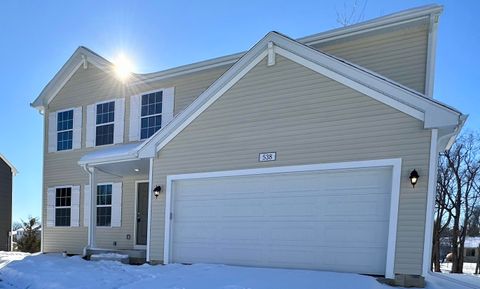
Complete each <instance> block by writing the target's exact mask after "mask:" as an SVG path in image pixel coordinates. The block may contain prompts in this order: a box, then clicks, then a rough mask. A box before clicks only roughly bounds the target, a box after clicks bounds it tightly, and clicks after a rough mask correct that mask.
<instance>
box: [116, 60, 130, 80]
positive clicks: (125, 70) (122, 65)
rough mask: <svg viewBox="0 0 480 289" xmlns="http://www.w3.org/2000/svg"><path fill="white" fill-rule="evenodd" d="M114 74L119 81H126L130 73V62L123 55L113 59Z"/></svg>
mask: <svg viewBox="0 0 480 289" xmlns="http://www.w3.org/2000/svg"><path fill="white" fill-rule="evenodd" d="M114 66H115V74H116V75H117V77H118V79H120V80H121V81H125V80H127V79H128V78H129V77H130V75H131V73H132V68H133V67H132V62H130V60H129V59H128V58H127V57H126V56H125V55H124V54H123V53H121V54H119V55H118V57H117V58H116V59H115V63H114Z"/></svg>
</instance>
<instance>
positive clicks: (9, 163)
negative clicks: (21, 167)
mask: <svg viewBox="0 0 480 289" xmlns="http://www.w3.org/2000/svg"><path fill="white" fill-rule="evenodd" d="M0 159H2V160H3V161H4V162H5V163H6V164H7V166H9V167H10V169H11V171H12V175H13V176H16V175H17V174H18V171H17V169H16V168H15V167H14V166H13V165H12V163H11V162H10V161H9V160H7V158H6V157H5V156H4V155H2V154H1V153H0Z"/></svg>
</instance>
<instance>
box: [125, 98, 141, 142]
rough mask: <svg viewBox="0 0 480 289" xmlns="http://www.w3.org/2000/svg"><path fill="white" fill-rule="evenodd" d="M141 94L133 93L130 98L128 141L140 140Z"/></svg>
mask: <svg viewBox="0 0 480 289" xmlns="http://www.w3.org/2000/svg"><path fill="white" fill-rule="evenodd" d="M141 97H142V96H141V95H134V96H132V97H131V98H130V129H129V133H128V139H129V140H130V141H137V140H140V101H141Z"/></svg>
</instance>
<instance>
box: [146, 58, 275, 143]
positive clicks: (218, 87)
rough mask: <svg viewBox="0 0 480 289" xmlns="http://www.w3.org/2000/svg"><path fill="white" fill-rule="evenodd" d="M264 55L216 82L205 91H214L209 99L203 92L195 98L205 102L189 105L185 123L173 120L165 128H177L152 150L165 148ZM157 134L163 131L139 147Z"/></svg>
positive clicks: (178, 119)
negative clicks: (198, 105) (225, 79)
mask: <svg viewBox="0 0 480 289" xmlns="http://www.w3.org/2000/svg"><path fill="white" fill-rule="evenodd" d="M266 55H267V51H266V50H263V51H262V52H261V53H260V54H259V55H258V56H257V57H255V59H253V60H252V61H251V62H250V63H248V64H247V65H246V66H245V67H244V68H243V69H242V70H240V71H239V72H238V74H235V73H236V72H232V71H231V72H232V74H233V75H229V76H226V77H229V78H230V79H229V80H228V82H227V83H226V84H223V83H221V82H219V81H216V82H215V83H214V84H212V85H211V86H210V87H209V88H208V89H207V91H208V92H210V91H216V92H215V93H214V94H213V96H211V97H210V96H209V95H208V94H205V92H204V93H202V95H201V96H200V97H202V96H203V97H202V99H201V100H199V98H200V97H199V98H197V100H199V101H200V102H201V101H204V100H206V102H205V103H204V104H203V105H201V106H200V107H199V108H198V109H197V108H196V106H195V104H196V103H195V102H194V103H192V104H191V105H189V106H188V107H187V108H186V109H185V110H184V111H183V113H184V114H186V115H190V116H189V117H188V118H187V119H186V120H185V121H183V120H181V119H180V118H175V119H173V120H172V121H171V122H170V123H169V125H167V126H166V127H169V126H170V127H171V126H175V125H178V127H177V128H176V129H175V130H174V131H173V132H172V133H169V134H168V135H167V136H166V137H165V138H164V139H163V140H162V141H161V142H160V143H158V144H155V147H156V149H154V151H159V150H160V148H162V147H163V146H165V145H166V144H167V143H168V142H169V141H170V140H172V139H173V138H174V137H175V136H176V135H177V134H178V133H180V132H181V131H182V130H183V129H184V128H185V127H187V126H188V125H189V124H190V123H191V122H192V121H193V120H194V119H195V118H197V117H198V116H199V115H200V114H201V113H202V112H203V111H205V110H206V109H207V108H208V107H209V106H210V105H211V104H212V103H214V102H215V101H216V100H217V99H218V98H219V97H220V96H222V95H223V94H224V93H225V92H226V91H227V90H228V89H230V88H231V87H232V86H233V85H234V84H235V83H236V82H237V81H239V80H240V79H241V78H242V77H243V76H244V75H245V74H247V72H249V71H250V70H251V69H252V68H253V67H255V65H257V64H258V63H259V62H260V61H261V60H262V59H263V58H264V57H265V56H266ZM226 73H228V72H226ZM224 75H226V74H224ZM159 132H165V130H159V131H158V132H157V133H156V134H154V135H153V136H152V137H150V139H147V141H146V142H144V143H143V144H142V145H141V148H143V147H145V146H146V145H147V144H148V143H149V140H151V139H154V138H155V136H156V135H159ZM164 134H167V133H164Z"/></svg>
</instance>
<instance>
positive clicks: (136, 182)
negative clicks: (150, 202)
mask: <svg viewBox="0 0 480 289" xmlns="http://www.w3.org/2000/svg"><path fill="white" fill-rule="evenodd" d="M141 183H147V184H148V180H138V181H135V214H134V215H133V248H134V249H146V248H147V245H137V213H138V184H141ZM149 186H150V184H149ZM147 194H148V192H147ZM148 207H149V206H147V214H148ZM147 231H148V218H147ZM147 240H148V237H147Z"/></svg>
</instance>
